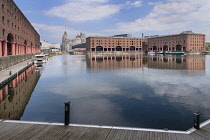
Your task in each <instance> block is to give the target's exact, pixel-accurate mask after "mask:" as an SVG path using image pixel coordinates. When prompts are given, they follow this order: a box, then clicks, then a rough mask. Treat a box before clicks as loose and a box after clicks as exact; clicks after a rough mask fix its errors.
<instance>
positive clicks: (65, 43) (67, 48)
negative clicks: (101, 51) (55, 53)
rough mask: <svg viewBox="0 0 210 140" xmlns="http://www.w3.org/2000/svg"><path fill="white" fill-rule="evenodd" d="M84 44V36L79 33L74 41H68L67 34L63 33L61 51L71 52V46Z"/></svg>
mask: <svg viewBox="0 0 210 140" xmlns="http://www.w3.org/2000/svg"><path fill="white" fill-rule="evenodd" d="M84 42H85V34H83V33H80V34H79V35H77V36H76V38H75V39H69V38H68V35H67V32H66V31H65V32H64V34H63V37H62V46H61V49H62V50H63V51H67V52H70V51H73V49H72V46H74V45H77V44H81V43H84Z"/></svg>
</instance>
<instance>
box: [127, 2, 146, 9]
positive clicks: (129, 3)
mask: <svg viewBox="0 0 210 140" xmlns="http://www.w3.org/2000/svg"><path fill="white" fill-rule="evenodd" d="M125 6H128V7H129V8H131V7H141V6H142V1H135V2H131V1H127V2H126V4H125Z"/></svg>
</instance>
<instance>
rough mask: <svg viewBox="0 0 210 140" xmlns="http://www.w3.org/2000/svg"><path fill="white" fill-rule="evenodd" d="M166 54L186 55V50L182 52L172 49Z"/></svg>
mask: <svg viewBox="0 0 210 140" xmlns="http://www.w3.org/2000/svg"><path fill="white" fill-rule="evenodd" d="M166 54H176V55H184V54H185V52H184V51H180V52H178V51H177V52H176V51H173V52H172V51H171V52H167V53H166Z"/></svg>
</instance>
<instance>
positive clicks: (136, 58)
mask: <svg viewBox="0 0 210 140" xmlns="http://www.w3.org/2000/svg"><path fill="white" fill-rule="evenodd" d="M142 56H143V55H142V54H135V55H115V56H111V55H103V56H96V55H95V56H94V55H92V56H90V55H87V56H86V62H87V67H88V68H89V69H91V70H95V71H97V70H112V69H119V68H141V67H142V58H143V57H142Z"/></svg>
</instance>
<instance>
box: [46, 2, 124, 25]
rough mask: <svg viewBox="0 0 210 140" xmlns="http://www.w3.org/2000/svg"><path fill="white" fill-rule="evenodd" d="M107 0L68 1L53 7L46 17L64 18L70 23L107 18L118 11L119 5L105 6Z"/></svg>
mask: <svg viewBox="0 0 210 140" xmlns="http://www.w3.org/2000/svg"><path fill="white" fill-rule="evenodd" d="M107 1H108V0H68V1H67V3H66V4H63V5H60V6H56V7H53V8H52V9H50V10H48V11H46V15H49V16H57V17H60V18H64V19H66V20H68V21H70V22H85V21H90V20H99V19H102V18H105V17H109V16H111V15H113V14H116V13H117V12H119V11H120V9H121V5H112V4H107Z"/></svg>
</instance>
